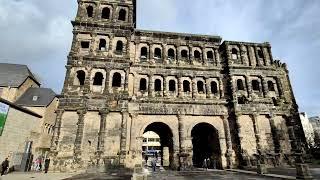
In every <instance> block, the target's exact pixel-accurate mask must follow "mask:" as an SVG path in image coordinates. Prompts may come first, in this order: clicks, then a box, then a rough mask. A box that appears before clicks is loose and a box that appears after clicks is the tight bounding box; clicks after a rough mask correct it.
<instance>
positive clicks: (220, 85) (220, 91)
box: [219, 78, 225, 98]
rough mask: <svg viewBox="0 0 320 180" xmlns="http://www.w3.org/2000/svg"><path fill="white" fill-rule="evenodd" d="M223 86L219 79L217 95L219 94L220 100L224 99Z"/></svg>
mask: <svg viewBox="0 0 320 180" xmlns="http://www.w3.org/2000/svg"><path fill="white" fill-rule="evenodd" d="M223 88H224V86H223V81H222V78H219V93H220V98H224V92H225V91H224V89H223Z"/></svg>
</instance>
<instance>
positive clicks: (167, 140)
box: [142, 122, 174, 168]
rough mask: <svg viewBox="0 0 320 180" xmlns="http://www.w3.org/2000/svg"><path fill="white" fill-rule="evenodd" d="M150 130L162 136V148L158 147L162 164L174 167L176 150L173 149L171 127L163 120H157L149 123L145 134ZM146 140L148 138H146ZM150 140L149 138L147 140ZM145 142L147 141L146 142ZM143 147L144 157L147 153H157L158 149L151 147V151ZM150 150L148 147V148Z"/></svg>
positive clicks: (158, 154)
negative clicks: (162, 121)
mask: <svg viewBox="0 0 320 180" xmlns="http://www.w3.org/2000/svg"><path fill="white" fill-rule="evenodd" d="M150 132H154V133H156V134H157V135H158V136H159V137H160V148H157V150H159V151H157V156H159V158H160V159H161V162H160V164H161V166H163V167H164V168H166V167H167V168H170V167H173V161H174V155H173V154H174V151H173V133H172V131H171V129H170V127H169V126H168V125H166V124H164V123H161V122H155V123H152V124H150V125H148V126H147V127H146V128H145V130H144V132H143V133H144V134H148V133H150ZM144 141H146V139H144ZM147 141H148V140H147ZM144 143H145V142H144ZM142 148H143V149H142V150H143V152H144V154H143V156H144V157H143V158H144V159H145V155H146V154H148V155H149V157H150V155H152V154H153V155H155V152H156V151H155V150H156V149H151V150H149V151H146V148H145V147H142ZM147 150H148V149H147Z"/></svg>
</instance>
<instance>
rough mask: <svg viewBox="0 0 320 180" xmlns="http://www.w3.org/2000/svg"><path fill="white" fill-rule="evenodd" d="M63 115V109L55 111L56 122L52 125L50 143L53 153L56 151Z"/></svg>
mask: <svg viewBox="0 0 320 180" xmlns="http://www.w3.org/2000/svg"><path fill="white" fill-rule="evenodd" d="M63 113H64V110H63V109H57V110H56V114H57V117H56V122H55V125H54V135H53V137H52V141H51V149H52V150H53V151H57V150H58V145H59V138H60V130H61V121H62V115H63Z"/></svg>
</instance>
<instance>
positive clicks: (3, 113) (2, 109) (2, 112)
mask: <svg viewBox="0 0 320 180" xmlns="http://www.w3.org/2000/svg"><path fill="white" fill-rule="evenodd" d="M8 111H9V106H8V105H6V104H4V103H1V102H0V136H1V135H2V132H3V130H4V125H5V123H6V120H7V115H8Z"/></svg>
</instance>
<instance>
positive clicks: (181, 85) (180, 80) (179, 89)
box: [178, 76, 183, 98]
mask: <svg viewBox="0 0 320 180" xmlns="http://www.w3.org/2000/svg"><path fill="white" fill-rule="evenodd" d="M178 97H180V98H181V97H183V81H182V77H181V76H178Z"/></svg>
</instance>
